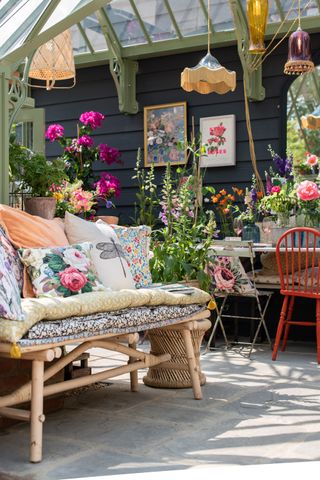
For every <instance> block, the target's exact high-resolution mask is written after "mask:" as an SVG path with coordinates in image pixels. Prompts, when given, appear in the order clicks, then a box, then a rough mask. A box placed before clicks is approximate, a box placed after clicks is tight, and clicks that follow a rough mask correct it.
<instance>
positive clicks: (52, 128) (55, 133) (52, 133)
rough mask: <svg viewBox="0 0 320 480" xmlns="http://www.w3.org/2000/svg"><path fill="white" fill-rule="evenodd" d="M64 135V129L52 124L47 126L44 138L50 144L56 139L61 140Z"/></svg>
mask: <svg viewBox="0 0 320 480" xmlns="http://www.w3.org/2000/svg"><path fill="white" fill-rule="evenodd" d="M63 134H64V128H63V126H62V125H59V123H54V124H52V125H49V127H48V129H47V131H46V133H45V137H46V138H47V139H48V140H50V142H54V141H55V140H57V138H62V137H63Z"/></svg>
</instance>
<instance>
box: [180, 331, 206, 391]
mask: <svg viewBox="0 0 320 480" xmlns="http://www.w3.org/2000/svg"><path fill="white" fill-rule="evenodd" d="M182 336H183V340H184V345H185V348H186V354H187V360H188V365H189V372H190V377H191V382H192V389H193V394H194V398H195V399H196V400H202V391H201V385H200V377H199V368H198V367H197V362H196V358H195V356H194V348H193V344H192V338H191V332H190V330H187V329H185V330H182Z"/></svg>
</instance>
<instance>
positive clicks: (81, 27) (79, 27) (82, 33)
mask: <svg viewBox="0 0 320 480" xmlns="http://www.w3.org/2000/svg"><path fill="white" fill-rule="evenodd" d="M77 27H78V29H79V32H80V33H81V36H82V38H83V40H84V42H85V44H86V45H87V47H88V49H89V51H90V53H91V55H92V54H93V53H94V48H93V46H92V45H91V42H90V40H89V37H88V35H87V34H86V31H85V29H84V28H83V26H82V25H81V23H80V22H79V23H77Z"/></svg>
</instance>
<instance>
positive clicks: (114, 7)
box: [104, 0, 147, 46]
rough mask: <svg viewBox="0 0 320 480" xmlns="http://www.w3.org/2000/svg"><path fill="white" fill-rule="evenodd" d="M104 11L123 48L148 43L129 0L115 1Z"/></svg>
mask: <svg viewBox="0 0 320 480" xmlns="http://www.w3.org/2000/svg"><path fill="white" fill-rule="evenodd" d="M104 9H105V12H106V13H107V15H108V17H109V19H110V22H111V23H112V26H113V28H114V30H115V32H116V34H117V37H118V39H119V41H120V42H121V44H122V45H123V46H126V45H136V44H141V43H147V40H146V38H145V36H144V34H143V31H142V29H141V27H140V25H139V22H138V20H137V18H136V16H135V14H134V11H133V10H132V7H131V5H130V3H129V1H128V0H114V1H113V2H112V3H111V4H109V5H107V6H106V7H104Z"/></svg>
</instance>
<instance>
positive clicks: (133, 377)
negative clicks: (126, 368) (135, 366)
mask: <svg viewBox="0 0 320 480" xmlns="http://www.w3.org/2000/svg"><path fill="white" fill-rule="evenodd" d="M129 347H130V348H133V349H134V350H136V348H137V343H136V341H135V340H134V341H133V342H131V343H130V339H129ZM135 361H136V358H134V357H129V360H128V365H129V364H130V363H134V362H135ZM130 385H131V392H137V391H138V370H134V371H133V372H130Z"/></svg>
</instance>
